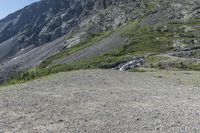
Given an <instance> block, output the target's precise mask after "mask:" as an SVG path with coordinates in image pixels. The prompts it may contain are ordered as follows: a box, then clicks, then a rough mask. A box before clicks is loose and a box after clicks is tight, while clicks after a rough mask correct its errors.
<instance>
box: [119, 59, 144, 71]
mask: <svg viewBox="0 0 200 133" xmlns="http://www.w3.org/2000/svg"><path fill="white" fill-rule="evenodd" d="M143 65H144V58H139V57H138V58H134V59H132V60H129V61H127V62H125V63H122V64H119V65H118V66H117V67H116V68H115V69H116V70H119V71H126V70H128V69H134V68H138V67H141V66H143Z"/></svg>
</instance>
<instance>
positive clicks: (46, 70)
mask: <svg viewBox="0 0 200 133" xmlns="http://www.w3.org/2000/svg"><path fill="white" fill-rule="evenodd" d="M198 24H199V21H193V20H192V21H190V22H172V23H170V24H169V25H168V29H167V30H163V29H162V28H163V27H159V26H154V27H140V21H139V20H135V21H133V22H130V23H129V24H127V25H126V26H122V27H120V28H118V29H117V30H115V31H113V32H119V33H121V35H122V36H125V37H128V38H129V40H130V41H129V44H127V45H126V46H124V47H122V48H120V49H117V50H116V51H114V52H112V53H107V54H105V55H103V56H99V57H94V58H91V59H87V60H81V61H78V62H74V63H71V64H62V65H56V66H51V67H47V66H49V65H50V64H52V62H53V61H54V60H58V59H62V58H63V57H66V56H69V55H71V54H73V53H76V52H77V51H79V50H81V49H84V48H86V47H89V46H91V45H93V44H94V43H95V42H98V41H100V40H102V39H104V38H106V37H109V35H110V34H111V32H106V33H102V34H98V35H95V36H92V37H90V38H89V39H88V40H86V41H84V42H82V43H80V44H78V45H76V46H74V47H72V48H70V49H66V50H65V51H63V52H61V53H59V54H57V55H54V56H52V57H50V58H48V59H47V60H45V61H44V62H43V63H42V64H41V65H40V66H39V67H37V68H34V69H31V70H29V71H27V72H24V73H22V74H19V75H17V76H15V77H14V78H13V79H12V80H10V81H9V82H8V84H13V83H19V82H25V81H28V80H32V79H36V78H39V77H43V76H47V75H49V74H53V73H58V72H63V71H71V70H79V69H96V68H104V69H107V68H112V67H114V66H116V65H117V64H119V63H121V62H123V61H127V60H129V59H132V58H134V57H138V56H145V57H146V59H145V60H146V64H145V65H146V67H150V68H156V69H166V66H167V67H169V66H170V67H172V68H177V69H184V70H200V65H198V64H195V63H192V64H184V63H183V62H167V64H165V63H162V62H163V61H166V60H168V58H166V57H160V56H157V55H156V54H159V53H162V52H166V51H169V50H171V49H172V48H173V47H172V43H173V40H174V36H175V34H180V33H182V32H183V29H181V28H180V29H179V28H178V27H180V26H183V25H186V26H188V25H198ZM179 38H180V37H179ZM182 38H183V39H185V38H187V37H182ZM182 38H181V39H182ZM146 55H148V56H146Z"/></svg>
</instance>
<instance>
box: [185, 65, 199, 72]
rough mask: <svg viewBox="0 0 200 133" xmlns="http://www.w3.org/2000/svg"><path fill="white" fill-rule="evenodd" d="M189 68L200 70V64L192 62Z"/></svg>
mask: <svg viewBox="0 0 200 133" xmlns="http://www.w3.org/2000/svg"><path fill="white" fill-rule="evenodd" d="M188 68H189V69H190V70H193V71H200V64H190V65H189V66H188Z"/></svg>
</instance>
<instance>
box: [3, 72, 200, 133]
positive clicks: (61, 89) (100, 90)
mask: <svg viewBox="0 0 200 133" xmlns="http://www.w3.org/2000/svg"><path fill="white" fill-rule="evenodd" d="M199 107H200V73H199V72H167V71H163V72H153V73H128V72H118V71H113V70H86V71H74V72H67V73H59V74H56V75H52V76H50V77H45V78H43V79H40V80H37V81H32V82H28V83H25V84H21V85H15V86H10V87H4V88H1V89H0V132H16V133H18V132H20V133H21V132H30V133H31V132H33V133H36V132H43V133H45V132H63V133H66V132H73V133H74V132H75V133H76V132H81V133H82V132H88V133H91V132H97V133H102V132H122V133H123V132H124V133H127V132H130V133H133V132H153V133H155V132H158V133H160V132H198V131H199V129H200V125H199V116H200V113H199Z"/></svg>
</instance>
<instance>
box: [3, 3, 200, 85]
mask: <svg viewBox="0 0 200 133" xmlns="http://www.w3.org/2000/svg"><path fill="white" fill-rule="evenodd" d="M199 5H200V4H199V1H198V0H191V1H186V0H170V1H166V0H165V1H164V0H140V1H137V0H126V1H124V0H109V1H105V0H97V1H95V0H75V1H74V0H58V1H57V0H43V1H40V2H37V3H34V4H32V5H30V6H27V7H25V8H24V9H22V10H19V11H17V12H16V13H13V14H11V15H9V16H8V17H6V18H5V19H3V20H1V21H0V42H1V43H0V62H1V64H2V65H1V66H0V67H1V71H0V82H5V81H6V80H8V79H9V78H11V77H12V76H13V75H15V74H17V73H19V72H22V71H26V70H28V69H30V68H34V67H37V66H38V65H40V66H45V67H47V68H48V70H46V68H42V70H43V69H45V71H51V67H50V66H55V65H56V64H60V65H61V66H59V67H63V68H65V70H68V67H66V66H62V65H63V64H69V65H71V63H72V64H73V63H74V61H75V64H76V63H77V61H81V62H82V63H81V67H80V66H78V68H79V69H81V68H91V67H95V68H96V67H97V68H98V67H100V66H101V64H104V65H103V67H105V66H106V68H107V67H108V66H109V68H110V67H113V65H116V64H118V63H120V62H123V61H124V60H130V59H131V58H134V57H137V56H146V55H149V54H156V53H158V54H159V53H161V52H166V51H168V52H169V50H175V51H182V50H184V49H189V50H190V49H194V48H197V49H198V45H199V40H198V36H199V33H198V31H197V30H192V31H188V28H189V29H190V28H192V29H193V28H194V29H195V28H198V24H199V18H200V14H199ZM35 10H37V11H35ZM26 16H28V17H27V18H26ZM135 22H136V23H137V24H136V25H135V24H134V23H135ZM132 23H133V24H132ZM126 24H128V25H127V26H124V25H126ZM129 25H130V26H129ZM106 31H111V32H112V33H113V35H115V34H119V36H115V38H112V37H113V36H112V35H111V36H101V34H104V33H106ZM191 32H192V36H191V35H190V34H191ZM183 33H184V34H183ZM193 34H194V35H193ZM99 35H100V37H99V39H96V38H98V36H99ZM103 37H105V38H103ZM91 38H93V39H91ZM120 38H122V39H123V40H127V41H126V42H125V43H124V41H122V44H120V43H121V42H120V41H118V42H115V40H117V39H120ZM106 39H107V40H110V42H109V44H115V43H117V45H116V47H111V48H110V49H109V51H106V49H107V48H106V45H103V44H99V46H104V48H102V50H100V51H102V52H101V54H99V55H98V54H96V53H98V52H97V51H98V50H99V49H98V46H91V45H92V44H98V42H99V43H104V40H106ZM92 40H95V41H92ZM89 41H91V42H89ZM85 42H88V43H85ZM78 44H79V45H78ZM82 44H86V45H83V46H80V45H82ZM105 44H106V43H105ZM76 45H78V46H76ZM124 45H126V47H121V49H120V47H119V46H124ZM74 47H75V48H74ZM86 47H88V48H87V49H90V48H93V50H91V51H88V53H87V49H84V48H86ZM76 48H77V49H76ZM112 48H113V49H112ZM114 48H118V49H117V52H116V53H112V52H113V50H115V49H114ZM73 49H76V50H75V51H73ZM104 50H105V51H104ZM66 51H67V52H66ZM84 51H86V53H85V54H83V55H80V54H82V53H83V52H84ZM73 52H74V53H73ZM110 52H111V53H110ZM69 53H70V54H69ZM72 53H73V55H71V54H72ZM104 54H107V55H105V56H104ZM52 55H53V56H52ZM69 55H70V56H69ZM85 55H91V56H89V58H87V59H89V61H85V60H84V59H85V57H86V56H85ZM68 56H69V57H68ZM93 56H94V57H93ZM96 56H97V60H96V61H98V62H94V61H93V59H94V58H96ZM99 56H100V57H99ZM74 57H75V58H76V57H78V58H79V59H78V60H73V59H72V58H74ZM54 58H55V59H54ZM90 58H92V61H91V60H90ZM51 59H53V60H51ZM70 60H73V62H69V61H70ZM41 62H42V64H40V63H41ZM49 62H51V63H50V64H48V63H49ZM52 62H53V64H52ZM79 63H80V62H79ZM88 63H90V64H88ZM91 63H92V64H91ZM93 63H95V65H94V64H93ZM158 63H159V62H158ZM97 64H100V65H97ZM73 65H74V64H73ZM79 65H80V64H79ZM84 65H85V66H84ZM55 67H57V66H55ZM70 67H71V66H70ZM56 69H57V68H56ZM59 71H60V70H59Z"/></svg>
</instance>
